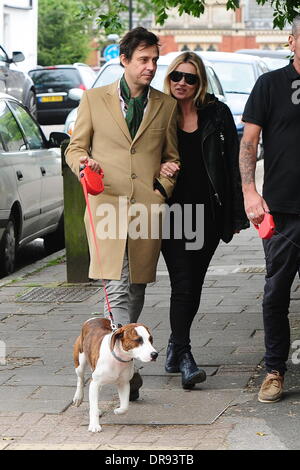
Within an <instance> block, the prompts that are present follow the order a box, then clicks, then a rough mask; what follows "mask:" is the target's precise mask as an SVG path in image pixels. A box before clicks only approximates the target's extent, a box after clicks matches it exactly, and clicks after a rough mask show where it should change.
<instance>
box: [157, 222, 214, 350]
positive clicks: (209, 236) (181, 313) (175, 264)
mask: <svg viewBox="0 0 300 470" xmlns="http://www.w3.org/2000/svg"><path fill="white" fill-rule="evenodd" d="M204 229H205V230H204V245H203V247H202V248H201V249H200V250H186V249H185V243H186V240H184V239H181V240H176V239H170V240H163V242H162V253H163V256H164V259H165V262H166V265H167V268H168V271H169V276H170V282H171V289H172V290H171V303H170V325H171V336H170V339H171V341H172V342H174V343H175V344H176V349H177V352H178V353H179V354H180V353H183V352H186V351H190V329H191V325H192V322H193V320H194V317H195V315H196V313H197V311H198V308H199V304H200V299H201V292H202V286H203V281H204V278H205V274H206V272H207V269H208V266H209V264H210V261H211V259H212V257H213V254H214V252H215V250H216V248H217V246H218V244H219V242H220V235H219V232H218V230H217V228H216V224H215V222H214V221H213V220H212V218H208V217H206V218H205V225H204Z"/></svg>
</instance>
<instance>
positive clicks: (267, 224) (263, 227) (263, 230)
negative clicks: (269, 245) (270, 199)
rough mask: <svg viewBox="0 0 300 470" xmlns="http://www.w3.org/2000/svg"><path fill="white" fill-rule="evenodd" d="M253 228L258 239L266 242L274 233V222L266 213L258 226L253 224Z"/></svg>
mask: <svg viewBox="0 0 300 470" xmlns="http://www.w3.org/2000/svg"><path fill="white" fill-rule="evenodd" d="M254 227H255V228H256V229H257V230H258V233H259V236H260V238H262V239H263V240H268V239H269V238H271V237H272V235H273V234H274V232H275V222H274V219H273V216H272V215H271V214H269V213H267V212H266V213H265V215H264V219H263V221H262V223H261V224H260V225H256V224H254Z"/></svg>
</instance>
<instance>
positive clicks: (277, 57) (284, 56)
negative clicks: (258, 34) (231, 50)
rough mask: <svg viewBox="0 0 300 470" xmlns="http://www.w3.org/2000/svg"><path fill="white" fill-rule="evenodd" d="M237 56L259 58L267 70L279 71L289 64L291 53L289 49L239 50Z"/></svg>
mask: <svg viewBox="0 0 300 470" xmlns="http://www.w3.org/2000/svg"><path fill="white" fill-rule="evenodd" d="M236 53H237V54H251V55H256V56H258V57H261V58H262V59H263V61H264V62H265V63H266V65H267V67H268V69H269V70H275V69H280V68H282V67H285V66H286V65H288V64H289V62H290V57H291V54H292V53H291V51H290V50H289V49H277V50H275V51H274V50H267V49H239V50H238V51H236Z"/></svg>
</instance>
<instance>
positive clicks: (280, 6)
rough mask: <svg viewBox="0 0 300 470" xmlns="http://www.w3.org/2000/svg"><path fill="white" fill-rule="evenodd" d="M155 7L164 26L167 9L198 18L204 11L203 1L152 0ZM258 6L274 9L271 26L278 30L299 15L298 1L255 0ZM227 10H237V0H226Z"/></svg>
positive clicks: (157, 18) (159, 21)
mask: <svg viewBox="0 0 300 470" xmlns="http://www.w3.org/2000/svg"><path fill="white" fill-rule="evenodd" d="M152 1H153V3H154V5H155V16H156V21H157V23H158V24H161V25H162V24H164V22H165V20H166V18H167V17H168V15H167V10H168V9H169V8H174V7H177V8H178V12H179V15H182V14H183V13H189V14H190V15H193V16H196V17H199V16H200V15H201V14H202V13H203V12H204V10H205V0H152ZM256 3H257V4H258V5H265V4H266V3H269V4H271V6H272V8H273V9H274V14H273V26H274V27H278V28H279V29H282V28H284V26H285V25H286V24H287V23H291V22H292V21H293V19H294V18H295V16H296V15H298V14H299V13H300V0H256ZM226 8H227V10H230V9H231V10H235V9H236V8H239V0H228V1H227V2H226Z"/></svg>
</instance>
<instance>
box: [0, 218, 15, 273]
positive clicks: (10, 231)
mask: <svg viewBox="0 0 300 470" xmlns="http://www.w3.org/2000/svg"><path fill="white" fill-rule="evenodd" d="M16 252H17V232H16V223H15V220H14V218H13V217H10V219H9V220H8V223H7V226H6V228H5V231H4V234H3V236H2V240H1V242H0V260H1V263H0V264H1V267H0V272H1V274H2V275H4V276H7V275H8V274H11V273H13V272H14V270H15V266H16Z"/></svg>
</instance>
